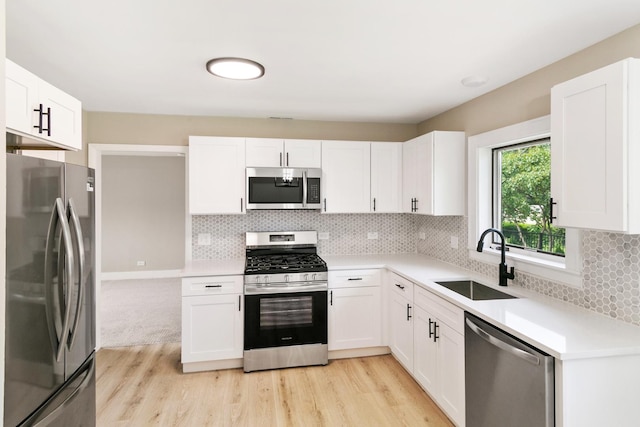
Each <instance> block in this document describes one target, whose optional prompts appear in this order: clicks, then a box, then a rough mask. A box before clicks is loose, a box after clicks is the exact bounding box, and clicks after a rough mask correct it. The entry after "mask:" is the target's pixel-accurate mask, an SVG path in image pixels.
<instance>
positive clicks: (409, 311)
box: [407, 304, 411, 322]
mask: <svg viewBox="0 0 640 427" xmlns="http://www.w3.org/2000/svg"><path fill="white" fill-rule="evenodd" d="M409 320H411V306H410V305H409V304H407V322H408V321H409Z"/></svg>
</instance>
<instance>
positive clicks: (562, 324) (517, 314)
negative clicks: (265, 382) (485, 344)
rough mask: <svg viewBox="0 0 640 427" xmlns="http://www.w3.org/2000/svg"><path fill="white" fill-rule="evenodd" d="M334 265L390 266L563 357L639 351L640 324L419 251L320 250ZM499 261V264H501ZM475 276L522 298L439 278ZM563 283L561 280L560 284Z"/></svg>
mask: <svg viewBox="0 0 640 427" xmlns="http://www.w3.org/2000/svg"><path fill="white" fill-rule="evenodd" d="M321 257H322V258H323V259H324V260H325V261H326V262H327V266H328V268H329V270H358V269H370V268H386V269H388V270H390V271H393V272H395V273H397V274H399V275H401V276H404V277H405V278H407V279H408V280H410V281H412V282H413V283H415V284H417V285H418V286H421V287H422V288H425V289H427V290H429V291H431V292H433V293H435V294H436V295H438V296H440V297H442V298H444V299H445V300H447V301H449V302H451V303H452V304H455V305H457V306H458V307H460V308H462V309H463V310H466V311H468V312H470V313H472V314H474V315H476V316H478V317H480V318H482V319H484V320H486V321H488V322H490V323H492V324H494V325H496V326H497V327H499V328H501V329H503V330H505V331H506V332H508V333H510V334H512V335H514V336H516V337H518V338H520V339H522V340H524V341H527V342H529V343H530V344H531V345H533V346H535V347H538V348H539V349H540V350H542V351H544V352H546V353H549V354H550V355H552V356H553V357H555V358H558V359H561V360H571V359H585V358H591V357H607V356H622V355H630V354H640V327H638V326H634V325H630V324H627V323H624V322H621V321H618V320H615V319H611V318H609V317H607V316H604V315H601V314H598V313H595V312H593V311H589V310H587V309H584V308H581V307H577V306H574V305H572V304H569V303H565V302H562V301H559V300H557V299H554V298H550V297H546V296H544V295H541V294H538V293H536V292H533V291H529V290H526V289H523V288H520V287H515V286H514V287H506V288H504V287H498V286H495V285H494V284H493V282H492V280H490V279H488V278H486V277H483V276H479V275H478V274H477V273H474V272H471V271H469V270H465V269H462V268H459V267H456V266H454V265H452V264H447V263H444V262H441V261H438V260H435V259H433V258H429V257H427V256H424V255H419V254H394V255H321ZM244 263H245V260H244V258H240V259H232V260H219V261H193V262H191V263H189V264H187V265H186V266H185V268H184V270H183V272H182V277H194V276H226V275H241V274H243V272H244ZM497 268H498V266H497V265H496V270H497ZM465 278H469V279H474V280H476V281H478V282H481V283H483V284H485V285H488V286H491V287H493V288H496V289H499V290H500V291H502V292H506V293H509V294H512V295H515V296H518V297H519V298H518V299H502V300H490V301H473V300H470V299H468V298H465V297H463V296H461V295H459V294H457V293H455V292H453V291H451V290H449V289H446V288H444V287H442V286H440V285H438V284H436V283H434V282H436V281H440V280H457V279H465ZM559 286H560V285H559Z"/></svg>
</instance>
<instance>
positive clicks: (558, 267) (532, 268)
mask: <svg viewBox="0 0 640 427" xmlns="http://www.w3.org/2000/svg"><path fill="white" fill-rule="evenodd" d="M469 258H470V259H473V260H476V261H480V262H485V263H488V264H494V263H495V264H496V266H497V265H498V264H499V263H500V251H498V250H495V249H491V248H485V249H484V250H483V251H482V252H478V251H476V250H475V248H474V249H469ZM506 258H507V264H508V265H509V266H510V267H515V270H516V274H517V272H518V271H521V272H523V273H527V274H531V275H534V276H538V277H541V278H543V279H546V280H551V281H554V282H561V283H563V284H565V285H567V286H570V287H572V288H577V289H582V275H581V274H580V272H579V271H573V270H570V269H568V268H567V267H566V266H565V264H564V263H562V262H554V261H549V260H542V259H539V258H535V257H531V256H526V255H523V254H515V253H509V252H507V253H506Z"/></svg>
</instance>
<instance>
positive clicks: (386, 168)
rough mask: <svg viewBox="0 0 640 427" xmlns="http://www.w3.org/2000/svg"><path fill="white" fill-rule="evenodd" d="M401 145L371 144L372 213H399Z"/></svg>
mask: <svg viewBox="0 0 640 427" xmlns="http://www.w3.org/2000/svg"><path fill="white" fill-rule="evenodd" d="M401 198H402V144H399V143H393V142H372V143H371V203H372V208H371V210H372V211H373V212H401V211H402V207H401V204H400V203H401V201H402V200H401Z"/></svg>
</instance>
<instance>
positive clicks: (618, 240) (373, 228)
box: [192, 211, 640, 325]
mask: <svg viewBox="0 0 640 427" xmlns="http://www.w3.org/2000/svg"><path fill="white" fill-rule="evenodd" d="M287 230H317V231H318V232H325V233H329V239H327V240H320V241H319V242H318V252H319V253H320V254H321V255H322V254H326V255H348V254H387V253H388V254H391V253H415V252H417V253H421V254H425V255H428V256H431V257H433V258H437V259H440V260H442V261H445V262H449V263H452V264H455V265H458V266H461V267H463V268H466V269H469V270H472V271H476V272H478V273H480V274H482V275H484V276H487V277H495V278H496V280H497V267H496V265H494V264H487V263H483V262H479V261H476V260H472V259H469V256H468V250H467V246H468V244H467V220H466V218H464V217H430V216H422V215H408V214H344V215H341V214H331V215H327V214H320V213H318V212H316V211H250V212H248V213H247V214H246V215H202V216H194V217H193V221H192V241H193V245H192V256H193V259H194V260H197V259H232V258H242V257H244V255H245V245H244V233H245V232H247V231H287ZM368 232H377V233H378V237H379V238H378V239H377V240H370V239H368V238H367V233H368ZM202 233H204V234H209V235H210V236H211V245H198V235H199V234H202ZM422 233H424V234H423V235H424V237H425V238H424V239H421V238H420V236H421V234H422ZM451 236H455V237H457V238H458V249H452V248H451V245H450V243H451ZM582 244H583V254H584V258H583V287H582V289H575V288H571V287H568V286H565V285H563V284H561V283H556V282H552V281H549V280H545V279H541V278H539V277H536V276H533V275H529V274H525V273H522V272H516V279H515V280H514V281H513V282H512V283H510V286H521V287H523V288H526V289H531V290H533V291H535V292H538V293H541V294H544V295H548V296H550V297H553V298H556V299H559V300H563V301H566V302H569V303H571V304H574V305H577V306H580V307H584V308H587V309H589V310H592V311H595V312H598V313H601V314H604V315H606V316H609V317H612V318H615V319H619V320H622V321H624V322H627V323H632V324H635V325H640V236H627V235H621V234H614V233H603V232H597V231H584V232H583V239H582Z"/></svg>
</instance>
